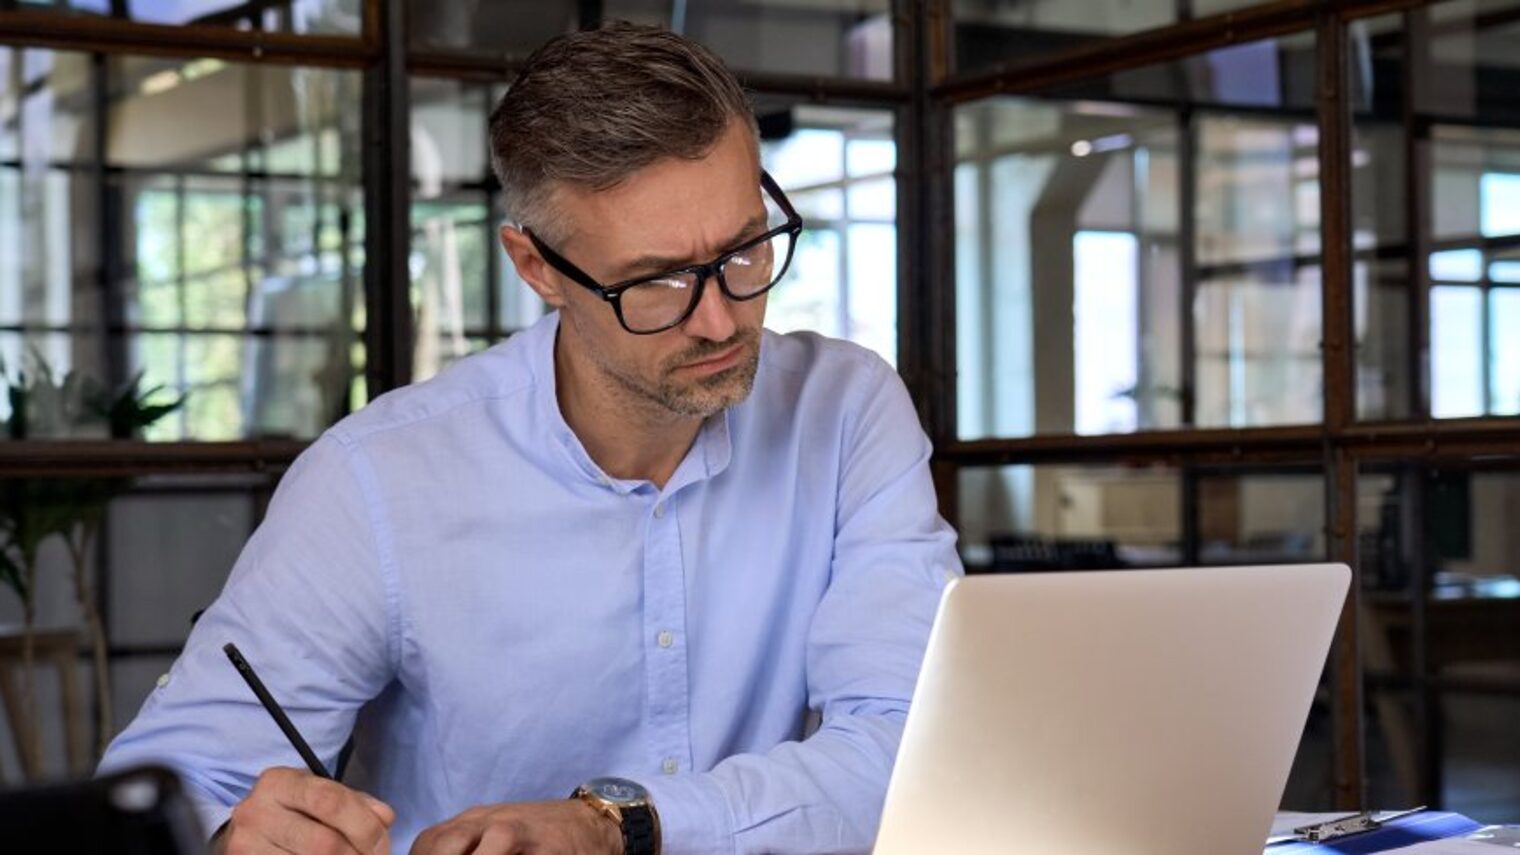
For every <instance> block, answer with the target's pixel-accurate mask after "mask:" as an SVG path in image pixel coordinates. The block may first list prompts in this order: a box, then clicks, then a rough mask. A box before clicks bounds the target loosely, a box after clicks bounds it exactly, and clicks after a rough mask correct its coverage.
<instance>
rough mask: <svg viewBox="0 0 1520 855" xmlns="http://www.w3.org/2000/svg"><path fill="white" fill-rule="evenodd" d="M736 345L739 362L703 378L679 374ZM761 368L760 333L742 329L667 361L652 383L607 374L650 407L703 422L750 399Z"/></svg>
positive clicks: (621, 374)
mask: <svg viewBox="0 0 1520 855" xmlns="http://www.w3.org/2000/svg"><path fill="white" fill-rule="evenodd" d="M735 344H738V345H741V346H742V347H743V348H744V353H743V354H742V355H741V356H740V358H739V362H738V363H736V364H734V365H732V366H730V367H728V368H725V369H724V370H722V371H719V372H717V373H715V374H709V375H707V376H705V377H692V378H683V377H682V376H681V374H682V372H681V371H680V370H679V369H680V368H681V366H684V365H689V364H691V363H692V362H695V361H697V360H700V359H703V358H706V357H710V356H716V355H718V354H720V353H723V352H725V351H727V350H729V349H731V348H732V347H733V346H734V345H735ZM759 368H760V331H759V329H758V328H750V329H742V330H739V331H738V332H736V333H735V334H734V335H733V336H732V337H730V338H729V339H728V340H727V341H723V342H712V341H703V342H699V343H698V344H696V345H695V346H693V347H691V348H688V349H687V350H685V351H683V352H682V353H679V354H677V355H676V356H674V357H672V358H670V359H669V360H667V361H666V363H665V364H664V365H662V366H661V367H660V372H659V375H658V378H657V379H656V380H654V381H653V382H651V381H650V380H648V379H647V378H644V377H637V376H634V375H632V374H630V373H627V372H624V371H616V370H614V371H611V372H609V373H610V374H611V375H612V377H613V379H614V380H615V381H616V382H617V383H618V385H620V386H622V387H623V389H624V390H625V391H626V392H628V393H630V394H631V395H633V396H634V398H635V399H637V400H640V401H642V402H644V403H646V404H649V405H651V406H652V407H654V408H656V409H658V410H661V411H664V412H666V413H669V414H671V415H675V416H683V417H689V418H700V419H705V418H707V417H709V416H711V415H713V414H715V413H718V412H719V411H721V410H723V409H726V408H728V407H731V406H733V405H735V404H737V403H739V402H740V401H743V400H744V399H745V398H747V397H749V393H750V390H751V389H752V388H753V387H754V385H755V374H756V373H757V372H758V371H759Z"/></svg>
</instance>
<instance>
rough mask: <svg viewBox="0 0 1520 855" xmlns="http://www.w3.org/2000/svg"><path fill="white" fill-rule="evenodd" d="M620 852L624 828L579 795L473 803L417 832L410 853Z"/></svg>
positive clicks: (586, 854) (522, 854) (550, 854)
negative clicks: (576, 797)
mask: <svg viewBox="0 0 1520 855" xmlns="http://www.w3.org/2000/svg"><path fill="white" fill-rule="evenodd" d="M466 853H471V855H622V853H623V832H622V830H621V829H619V828H618V827H617V824H616V823H614V822H613V821H612V819H611V818H610V817H606V816H603V815H602V814H600V813H598V812H597V811H596V809H595V808H593V807H592V806H591V805H588V804H586V803H585V802H583V801H581V800H580V799H561V800H559V801H552V802H524V803H521V804H502V805H486V806H483V807H475V808H470V809H469V810H467V811H465V812H464V813H462V814H460V815H459V816H456V817H454V818H453V819H451V820H449V821H447V822H443V823H439V824H438V825H435V826H433V827H432V828H429V829H428V830H426V831H424V832H422V834H420V835H418V836H417V840H416V842H415V843H413V844H412V855H466Z"/></svg>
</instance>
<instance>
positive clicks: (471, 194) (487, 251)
mask: <svg viewBox="0 0 1520 855" xmlns="http://www.w3.org/2000/svg"><path fill="white" fill-rule="evenodd" d="M505 89H506V87H505V84H501V83H494V84H483V83H471V82H465V81H456V80H441V79H434V78H425V77H418V78H413V79H412V83H411V97H412V196H411V198H412V250H411V258H410V271H411V279H412V287H411V303H412V309H413V312H414V313H415V314H414V316H413V332H414V334H415V338H414V339H413V341H414V346H413V352H412V377H413V379H414V380H423V379H426V378H428V377H431V376H433V375H434V374H436V373H438V371H440V370H441V369H442V368H443V367H444V366H445V365H447V364H448V363H450V362H452V361H454V360H456V359H459V358H460V357H463V356H466V355H468V354H470V353H473V352H475V351H477V350H480V349H482V348H483V347H485V346H488V345H489V344H490V343H492V342H495V341H497V340H499V339H500V338H501V337H503V336H505V335H509V334H511V333H512V332H514V331H516V330H519V329H523V328H525V327H527V326H529V325H531V324H532V323H533V322H534V321H536V320H538V318H539V317H541V316H542V315H543V313H544V309H545V307H544V304H543V302H542V301H541V300H539V299H538V297H537V295H535V294H534V293H533V291H532V290H531V289H529V288H528V286H527V284H526V283H524V282H523V281H522V280H521V279H520V278H518V276H517V271H516V268H514V267H513V266H512V263H511V260H510V259H509V258H508V257H507V254H506V251H505V250H503V249H502V248H501V244H500V240H499V238H498V236H497V231H498V229H499V227H500V226H501V224H502V223H503V222H504V221H505V219H506V217H505V214H504V213H503V206H502V200H501V193H500V191H499V190H498V189H497V184H496V179H495V177H494V176H493V175H492V173H491V165H490V158H489V156H488V153H487V146H488V144H489V140H488V134H487V133H486V127H487V124H488V119H489V116H490V113H491V110H492V109H493V108H494V107H495V105H496V102H497V100H498V99H499V98H500V97H501V95H502V93H503V92H504V91H505Z"/></svg>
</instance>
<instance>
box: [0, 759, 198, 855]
mask: <svg viewBox="0 0 1520 855" xmlns="http://www.w3.org/2000/svg"><path fill="white" fill-rule="evenodd" d="M0 850H4V851H5V852H6V853H7V855H34V853H35V855H43V853H47V855H53V853H59V852H67V853H70V855H74V853H78V855H93V853H100V855H107V853H109V855H191V853H203V852H205V851H206V837H205V835H204V834H203V833H202V832H201V827H200V822H199V820H198V819H197V818H196V815H195V809H194V807H193V806H192V805H191V804H190V800H189V799H188V798H187V797H186V796H185V794H184V789H183V788H182V787H181V785H180V782H179V778H178V777H176V776H175V774H174V773H173V772H171V771H169V770H168V769H165V768H163V767H161V766H143V767H140V768H136V769H129V770H126V771H124V772H118V773H116V774H114V775H108V776H106V777H104V778H96V779H93V780H86V781H75V782H70V783H65V784H52V785H49V786H44V787H36V788H32V789H25V790H13V791H10V792H0Z"/></svg>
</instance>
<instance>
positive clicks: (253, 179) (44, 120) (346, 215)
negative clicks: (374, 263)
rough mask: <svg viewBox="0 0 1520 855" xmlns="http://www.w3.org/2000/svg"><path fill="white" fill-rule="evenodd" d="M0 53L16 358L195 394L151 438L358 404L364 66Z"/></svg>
mask: <svg viewBox="0 0 1520 855" xmlns="http://www.w3.org/2000/svg"><path fill="white" fill-rule="evenodd" d="M0 66H3V67H0V147H5V148H6V149H7V150H8V151H9V152H10V153H11V154H13V155H15V156H16V157H17V158H19V159H17V160H5V159H3V158H0V353H3V354H4V355H5V359H6V364H7V366H8V367H13V368H14V369H16V370H20V369H21V368H23V367H26V368H31V369H36V368H40V367H41V364H40V363H39V361H38V359H37V357H38V356H40V357H42V358H43V359H45V360H46V362H47V364H48V366H49V367H51V368H52V369H53V370H54V371H55V372H57V373H58V376H59V377H61V376H62V374H63V372H66V371H69V370H73V371H76V372H78V373H79V375H80V377H82V378H85V379H86V380H87V381H88V382H90V383H95V384H98V385H100V386H101V387H102V388H106V389H114V388H117V387H119V386H121V385H122V384H124V383H125V382H126V381H128V380H129V379H130V378H131V377H132V376H133V372H134V371H135V370H137V369H142V370H143V371H144V372H145V376H144V378H143V381H142V384H141V386H140V387H139V389H138V391H139V392H140V393H143V394H147V395H148V396H149V399H150V400H152V401H155V402H158V403H167V402H170V401H173V400H175V398H176V397H177V395H178V394H181V393H187V394H188V395H189V397H188V398H187V399H186V401H185V402H184V405H183V407H182V408H180V409H179V410H177V411H175V412H174V413H172V414H170V415H169V416H168V417H166V418H165V419H163V420H162V421H160V422H158V423H156V424H154V425H153V426H152V427H151V428H149V430H148V431H147V432H146V433H147V436H148V437H149V438H152V439H165V440H177V439H186V438H188V439H236V438H242V437H245V436H257V435H294V436H302V437H309V436H314V435H315V434H316V433H318V432H320V431H321V430H322V429H323V428H325V427H326V426H327V425H328V424H330V423H331V422H332V421H333V420H334V419H335V418H337V417H339V416H341V415H342V414H343V413H344V412H347V410H348V406H349V403H348V402H350V401H351V397H352V396H351V394H350V391H351V383H352V378H353V377H354V376H355V372H356V371H357V365H358V364H362V361H363V354H362V347H361V348H359V352H358V353H357V354H355V353H354V350H355V347H356V345H357V342H358V338H359V332H358V330H359V329H360V328H361V327H362V314H361V312H362V307H361V304H362V300H361V299H360V294H361V291H362V287H361V282H362V277H363V235H362V212H363V201H362V196H361V194H360V190H359V174H358V170H359V158H358V140H359V129H358V125H359V92H360V75H359V73H357V72H348V71H334V70H324V69H310V68H289V67H283V66H270V65H247V64H237V63H230V62H224V61H221V60H183V59H161V58H149V57H138V56H126V55H113V56H109V57H107V59H106V61H105V64H104V67H103V74H97V73H96V71H95V70H94V69H93V68H92V66H91V65H90V59H89V57H88V56H85V55H81V54H71V53H63V52H51V51H41V50H17V49H5V50H0ZM96 79H98V80H100V81H101V82H102V83H103V85H102V86H100V87H98V88H97V87H94V86H86V85H85V84H86V83H89V82H90V81H92V80H96ZM16 81H30V82H29V83H28V84H27V85H26V86H25V87H24V89H23V90H22V91H24V93H25V94H24V96H23V97H20V98H16V97H13V96H12V95H11V93H10V92H9V91H8V90H7V89H6V87H8V86H10V85H12V84H13V83H14V82H16ZM97 91H99V92H103V93H104V94H105V98H106V100H105V101H104V102H99V101H96V100H94V93H96V92H97ZM187 117H194V121H189V120H188V119H187ZM97 121H98V122H104V123H105V126H104V128H103V129H101V131H100V132H99V133H98V134H97V132H96V131H95V130H92V126H93V124H94V123H95V122H97ZM97 136H99V137H100V138H101V139H103V140H104V143H105V147H104V150H103V151H100V152H96V151H94V150H93V149H91V148H90V147H89V141H91V140H93V139H95V138H96V137H97ZM102 167H103V168H102ZM100 200H105V202H106V204H107V205H108V206H110V208H109V210H107V211H104V212H102V211H99V210H97V209H96V205H97V204H98V203H99V201H100ZM103 214H104V216H102V215H103ZM102 227H104V228H106V229H107V230H108V231H106V232H105V233H99V232H98V229H100V228H102ZM102 259H109V260H111V261H113V262H114V265H115V266H114V267H113V268H112V270H111V271H109V275H103V271H102V270H101V268H100V265H101V263H102ZM106 279H108V280H109V281H107V282H106V283H105V284H106V285H107V287H106V288H102V287H101V283H102V280H106ZM108 320H109V323H108V322H107V321H108ZM39 344H40V347H39V349H38V351H37V354H36V355H35V356H34V355H33V354H32V353H31V352H30V351H31V350H32V349H33V346H34V345H39ZM159 385H162V386H163V388H162V389H159V390H158V391H151V390H153V389H154V387H156V386H159ZM337 398H341V399H342V400H343V402H344V403H342V404H341V405H339V404H332V403H330V401H329V399H334V400H336V399H337ZM47 429H48V430H52V431H55V433H57V435H84V434H85V433H87V432H88V431H90V430H97V429H98V426H94V427H90V426H85V425H71V426H56V425H55V426H51V427H48V428H47ZM82 432H83V433H82Z"/></svg>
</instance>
